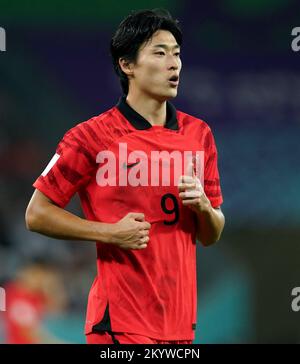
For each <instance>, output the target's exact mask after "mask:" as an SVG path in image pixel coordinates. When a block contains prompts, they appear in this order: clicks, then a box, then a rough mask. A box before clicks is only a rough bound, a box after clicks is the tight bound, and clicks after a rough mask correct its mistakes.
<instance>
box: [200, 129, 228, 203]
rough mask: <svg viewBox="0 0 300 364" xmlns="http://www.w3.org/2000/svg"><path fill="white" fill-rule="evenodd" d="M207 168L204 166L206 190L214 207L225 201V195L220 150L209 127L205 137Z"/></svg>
mask: <svg viewBox="0 0 300 364" xmlns="http://www.w3.org/2000/svg"><path fill="white" fill-rule="evenodd" d="M204 148H205V156H206V157H205V168H204V192H205V194H206V195H207V197H208V198H209V200H210V202H211V205H212V207H214V208H216V207H219V206H220V205H221V204H222V203H223V196H222V191H221V185H220V176H219V171H218V152H217V147H216V143H215V139H214V136H213V134H212V131H211V129H210V128H209V130H208V132H207V134H206V136H205V139H204Z"/></svg>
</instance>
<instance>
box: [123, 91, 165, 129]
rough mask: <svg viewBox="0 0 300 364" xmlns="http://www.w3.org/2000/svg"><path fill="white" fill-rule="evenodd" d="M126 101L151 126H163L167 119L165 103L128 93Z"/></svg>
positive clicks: (142, 95) (146, 96)
mask: <svg viewBox="0 0 300 364" xmlns="http://www.w3.org/2000/svg"><path fill="white" fill-rule="evenodd" d="M126 101H127V103H128V105H129V106H131V107H132V108H133V109H134V110H135V111H136V112H138V113H139V114H140V115H142V116H143V118H145V119H146V120H147V121H149V123H150V124H151V125H162V126H163V125H165V122H166V119H167V102H166V101H159V100H156V99H153V98H152V97H149V96H148V95H144V94H135V93H133V92H129V93H128V95H127V97H126Z"/></svg>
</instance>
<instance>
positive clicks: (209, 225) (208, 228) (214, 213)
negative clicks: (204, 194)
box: [197, 206, 225, 246]
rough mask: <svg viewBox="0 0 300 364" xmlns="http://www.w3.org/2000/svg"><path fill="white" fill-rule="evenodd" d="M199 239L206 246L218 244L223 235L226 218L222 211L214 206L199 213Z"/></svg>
mask: <svg viewBox="0 0 300 364" xmlns="http://www.w3.org/2000/svg"><path fill="white" fill-rule="evenodd" d="M197 223H198V224H197V238H198V240H200V241H201V242H202V244H203V245H204V246H209V245H212V244H214V243H215V242H217V241H218V240H219V239H220V237H221V234H222V231H223V228H224V224H225V217H224V215H223V213H222V211H221V210H220V209H214V208H213V207H212V206H210V207H209V208H207V209H206V210H204V211H202V212H199V213H197Z"/></svg>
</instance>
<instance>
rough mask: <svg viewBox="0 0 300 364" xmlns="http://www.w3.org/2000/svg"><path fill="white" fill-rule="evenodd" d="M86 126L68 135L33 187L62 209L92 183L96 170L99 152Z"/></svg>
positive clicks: (79, 127)
mask: <svg viewBox="0 0 300 364" xmlns="http://www.w3.org/2000/svg"><path fill="white" fill-rule="evenodd" d="M83 124H84V123H82V124H78V125H77V126H75V127H74V128H72V129H70V130H69V131H68V132H67V133H66V134H65V135H64V137H63V139H62V140H61V141H60V143H59V144H58V146H57V149H56V153H55V155H54V157H53V158H52V159H51V161H50V162H49V164H48V166H47V167H46V169H45V170H44V172H43V173H42V174H41V176H40V177H38V179H37V180H36V181H35V182H34V184H33V186H34V187H35V188H37V189H38V190H39V191H41V192H42V193H44V194H45V195H46V196H47V197H48V198H50V199H51V200H52V201H54V202H55V203H56V204H57V205H58V206H60V207H65V206H66V205H67V204H68V202H69V201H70V199H71V198H72V196H73V195H74V194H75V193H76V192H77V191H78V190H79V189H80V188H82V187H83V186H84V185H86V184H87V183H88V182H89V181H90V179H91V177H92V175H93V173H94V170H95V168H96V151H95V148H94V146H93V141H91V140H90V139H89V136H88V134H87V132H86V129H87V128H84V127H83V126H82V125H83Z"/></svg>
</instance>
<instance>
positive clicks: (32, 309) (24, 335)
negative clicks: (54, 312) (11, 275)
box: [4, 283, 46, 344]
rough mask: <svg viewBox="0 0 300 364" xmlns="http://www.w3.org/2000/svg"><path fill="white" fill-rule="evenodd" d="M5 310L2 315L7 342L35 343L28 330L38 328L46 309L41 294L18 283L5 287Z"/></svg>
mask: <svg viewBox="0 0 300 364" xmlns="http://www.w3.org/2000/svg"><path fill="white" fill-rule="evenodd" d="M6 297H7V304H6V307H7V312H6V313H5V315H4V318H5V326H6V343H7V344H35V343H36V342H34V338H31V335H30V332H31V331H34V330H36V329H37V328H39V326H40V325H41V323H42V319H43V317H44V314H45V311H46V302H45V298H44V296H43V295H41V294H40V293H36V292H31V291H29V290H28V289H26V288H24V287H23V286H22V285H20V284H14V283H11V284H9V285H8V286H7V287H6Z"/></svg>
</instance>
